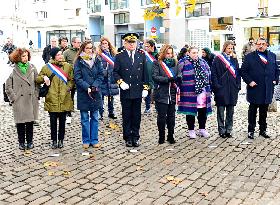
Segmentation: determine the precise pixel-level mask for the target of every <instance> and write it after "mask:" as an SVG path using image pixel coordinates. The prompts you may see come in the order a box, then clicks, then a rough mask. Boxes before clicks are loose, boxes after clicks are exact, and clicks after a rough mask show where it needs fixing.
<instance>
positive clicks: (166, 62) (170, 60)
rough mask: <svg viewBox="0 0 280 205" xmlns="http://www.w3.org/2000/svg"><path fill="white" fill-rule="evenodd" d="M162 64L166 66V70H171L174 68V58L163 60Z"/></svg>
mask: <svg viewBox="0 0 280 205" xmlns="http://www.w3.org/2000/svg"><path fill="white" fill-rule="evenodd" d="M163 62H164V63H165V64H166V65H167V66H168V68H170V69H171V68H173V67H174V66H175V59H174V58H165V59H164V60H163Z"/></svg>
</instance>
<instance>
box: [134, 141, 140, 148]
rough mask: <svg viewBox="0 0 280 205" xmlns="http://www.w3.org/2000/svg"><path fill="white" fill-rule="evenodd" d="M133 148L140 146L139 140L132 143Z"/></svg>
mask: <svg viewBox="0 0 280 205" xmlns="http://www.w3.org/2000/svg"><path fill="white" fill-rule="evenodd" d="M132 145H133V147H139V146H140V142H139V140H135V141H133V142H132Z"/></svg>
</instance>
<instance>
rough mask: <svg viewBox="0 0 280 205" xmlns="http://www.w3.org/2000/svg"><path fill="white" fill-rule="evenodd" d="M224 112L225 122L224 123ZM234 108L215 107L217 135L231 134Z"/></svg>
mask: <svg viewBox="0 0 280 205" xmlns="http://www.w3.org/2000/svg"><path fill="white" fill-rule="evenodd" d="M225 110H226V121H225ZM233 113H234V106H233V105H227V106H217V121H218V131H219V134H225V133H231V131H232V126H233Z"/></svg>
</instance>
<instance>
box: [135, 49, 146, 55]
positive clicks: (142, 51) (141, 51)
mask: <svg viewBox="0 0 280 205" xmlns="http://www.w3.org/2000/svg"><path fill="white" fill-rule="evenodd" d="M137 51H138V52H139V53H142V54H145V53H144V50H143V49H142V48H138V49H137Z"/></svg>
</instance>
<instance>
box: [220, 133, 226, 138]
mask: <svg viewBox="0 0 280 205" xmlns="http://www.w3.org/2000/svg"><path fill="white" fill-rule="evenodd" d="M219 135H220V137H221V138H227V136H226V134H219Z"/></svg>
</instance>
